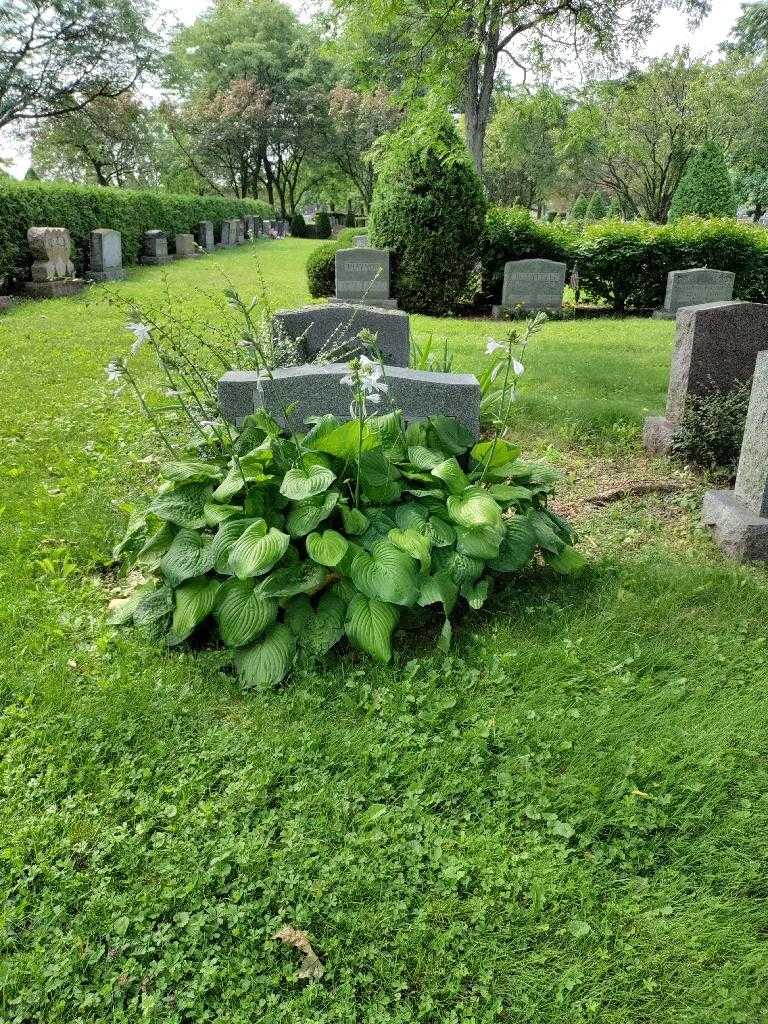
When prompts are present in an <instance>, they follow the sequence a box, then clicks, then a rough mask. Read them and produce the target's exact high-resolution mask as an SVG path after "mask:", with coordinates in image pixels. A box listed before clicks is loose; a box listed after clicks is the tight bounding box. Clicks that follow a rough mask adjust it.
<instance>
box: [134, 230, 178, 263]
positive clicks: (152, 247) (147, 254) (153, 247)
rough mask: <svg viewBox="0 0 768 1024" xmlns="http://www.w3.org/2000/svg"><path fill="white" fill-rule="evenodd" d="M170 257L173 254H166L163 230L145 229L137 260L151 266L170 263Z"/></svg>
mask: <svg viewBox="0 0 768 1024" xmlns="http://www.w3.org/2000/svg"><path fill="white" fill-rule="evenodd" d="M172 259H173V256H169V255H168V239H167V238H166V236H165V232H164V231H145V232H144V239H143V243H142V253H141V257H140V259H139V262H140V263H143V264H145V265H146V266H150V267H152V266H158V265H160V264H163V263H170V262H171V260H172Z"/></svg>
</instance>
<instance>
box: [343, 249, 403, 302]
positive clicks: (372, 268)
mask: <svg viewBox="0 0 768 1024" xmlns="http://www.w3.org/2000/svg"><path fill="white" fill-rule="evenodd" d="M391 263H392V254H391V253H390V251H389V249H358V248H357V247H356V248H354V249H339V250H338V252H337V253H336V299H337V300H338V301H340V302H362V303H364V304H365V305H366V306H381V307H382V309H396V308H397V299H393V298H392V297H391V294H390V288H391Z"/></svg>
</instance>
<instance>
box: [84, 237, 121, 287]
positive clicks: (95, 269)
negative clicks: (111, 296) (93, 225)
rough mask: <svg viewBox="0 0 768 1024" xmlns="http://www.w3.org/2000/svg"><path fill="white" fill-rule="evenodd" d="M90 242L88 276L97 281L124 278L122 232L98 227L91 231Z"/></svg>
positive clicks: (89, 278)
mask: <svg viewBox="0 0 768 1024" xmlns="http://www.w3.org/2000/svg"><path fill="white" fill-rule="evenodd" d="M90 243H91V245H90V270H89V271H88V273H87V274H86V275H85V276H86V278H87V279H88V280H89V281H97V282H101V281H122V280H124V278H125V271H124V270H123V250H122V241H121V238H120V232H119V231H111V230H110V229H109V228H97V229H96V230H95V231H92V232H91V236H90Z"/></svg>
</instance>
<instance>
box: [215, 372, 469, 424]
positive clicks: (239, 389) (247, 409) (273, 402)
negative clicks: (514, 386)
mask: <svg viewBox="0 0 768 1024" xmlns="http://www.w3.org/2000/svg"><path fill="white" fill-rule="evenodd" d="M384 371H385V376H386V381H387V384H388V385H389V398H390V399H391V400H392V404H393V405H394V407H395V408H397V409H400V410H401V411H402V414H403V416H404V418H405V420H406V421H412V420H424V419H426V418H427V417H428V416H434V415H438V414H442V415H444V416H452V417H453V418H454V419H457V420H459V422H460V423H463V424H464V426H465V427H467V428H468V429H469V430H470V431H471V432H472V435H473V436H474V437H476V438H477V437H479V436H480V398H481V394H480V385H479V384H478V382H477V378H476V377H474V376H472V374H471V373H432V372H429V371H426V370H411V369H408V368H407V367H405V366H385V368H384ZM348 375H349V367H348V366H347V364H346V363H325V364H317V363H307V364H305V365H304V366H284V367H280V368H279V369H277V370H273V371H272V376H271V377H270V378H269V379H268V380H264V379H262V380H261V381H259V380H258V374H257V373H253V372H249V371H242V370H230V372H229V373H225V374H224V376H223V377H222V378H221V379H220V380H219V408H220V409H221V413H222V415H223V416H224V418H225V419H227V420H229V421H231V422H233V423H237V424H240V423H242V421H243V419H244V418H245V417H246V416H249V415H250V414H251V413H253V412H254V411H255V410H256V409H257V408H261V407H263V408H265V409H267V411H268V412H270V413H271V414H272V415H273V416H274V417H275V419H276V420H277V421H278V422H279V423H280V424H281V425H282V426H286V422H285V416H284V414H283V412H282V410H283V409H285V408H287V407H288V406H289V405H294V404H295V412H294V413H293V415H292V417H291V424H290V425H291V426H292V427H293V428H294V429H295V428H298V427H300V426H301V425H303V423H304V422H305V420H306V419H307V418H308V417H310V416H323V415H325V414H326V413H333V414H334V415H335V416H338V417H339V418H340V419H345V420H348V419H349V403H350V396H351V392H350V389H349V386H348V385H347V384H342V383H341V381H342V379H343V378H345V377H347V376H348ZM388 405H389V403H387V404H386V405H385V404H382V405H380V406H377V408H376V411H377V412H386V411H387V409H388Z"/></svg>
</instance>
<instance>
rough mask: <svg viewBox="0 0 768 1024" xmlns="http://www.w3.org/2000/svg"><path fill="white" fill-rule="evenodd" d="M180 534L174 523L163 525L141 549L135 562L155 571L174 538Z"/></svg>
mask: <svg viewBox="0 0 768 1024" xmlns="http://www.w3.org/2000/svg"><path fill="white" fill-rule="evenodd" d="M177 532H178V527H177V526H174V524H173V523H163V525H162V526H161V527H160V529H159V530H158V531H157V532H156V533H153V534H152V536H151V537H149V538H148V539H147V540H146V541H145V542H144V545H143V547H141V548H140V550H139V552H138V554H137V555H136V558H135V559H134V561H135V562H136V564H137V565H143V566H146V567H147V568H150V569H154V568H155V567H156V566H158V565H159V564H160V559H161V558H162V557H163V555H164V554H165V553H166V551H167V550H168V548H169V547H170V546H171V544H172V543H173V538H174V537H175V536H176V534H177Z"/></svg>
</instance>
